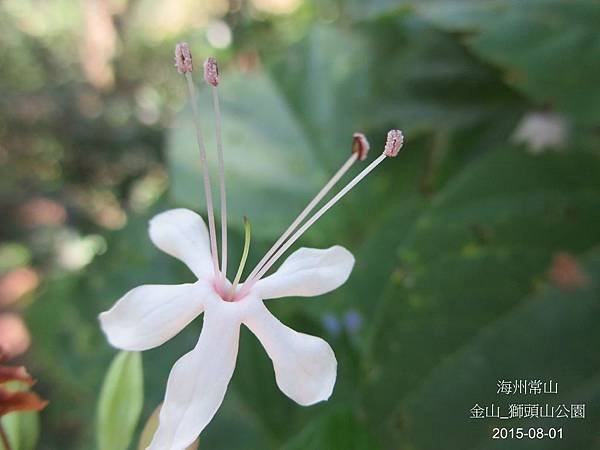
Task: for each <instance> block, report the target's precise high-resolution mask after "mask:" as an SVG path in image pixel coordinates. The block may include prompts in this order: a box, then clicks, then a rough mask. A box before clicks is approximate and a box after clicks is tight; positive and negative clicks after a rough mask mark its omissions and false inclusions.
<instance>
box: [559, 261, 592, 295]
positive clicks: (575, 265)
mask: <svg viewBox="0 0 600 450" xmlns="http://www.w3.org/2000/svg"><path fill="white" fill-rule="evenodd" d="M550 278H551V279H552V281H553V282H554V284H556V285H557V286H558V287H559V288H560V289H562V290H563V291H574V290H576V289H579V288H581V287H584V286H585V285H587V283H588V276H587V275H586V273H585V272H584V270H583V269H582V267H581V265H580V264H579V262H578V261H577V260H576V259H575V257H574V256H572V255H571V254H569V253H567V252H559V253H556V254H555V255H554V258H553V260H552V265H551V266H550Z"/></svg>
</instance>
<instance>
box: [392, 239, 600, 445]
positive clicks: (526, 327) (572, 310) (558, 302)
mask: <svg viewBox="0 0 600 450" xmlns="http://www.w3.org/2000/svg"><path fill="white" fill-rule="evenodd" d="M583 270H584V271H585V272H586V274H587V275H586V276H587V277H589V279H588V282H587V283H586V284H585V285H584V286H581V287H580V288H578V289H571V290H569V291H561V290H559V289H557V288H545V289H544V290H543V291H542V292H540V293H539V294H536V295H534V296H532V297H530V298H526V299H524V300H523V301H522V302H521V303H520V304H519V305H517V306H515V307H514V308H513V309H511V310H509V311H508V312H507V313H506V314H505V315H504V316H503V317H501V318H500V319H499V320H497V321H495V322H493V323H491V324H490V325H489V326H487V327H484V328H483V329H482V330H481V331H480V332H479V333H478V335H477V336H476V337H475V339H473V340H471V341H470V342H469V343H468V344H466V345H465V346H464V347H463V348H461V349H460V350H459V351H458V352H456V353H453V354H450V355H449V356H448V358H446V359H445V361H444V362H443V363H442V364H441V365H440V366H439V367H438V368H436V369H435V370H434V371H433V372H432V373H431V374H430V375H429V376H428V377H427V378H426V379H424V380H423V381H422V383H421V385H420V387H419V388H418V389H417V390H416V391H415V392H413V393H412V394H411V395H410V396H409V398H407V400H406V402H405V403H404V405H403V406H402V407H401V414H402V417H403V418H404V420H405V424H406V426H405V427H404V433H403V434H404V436H403V440H405V441H407V442H411V441H412V442H411V443H410V445H411V446H413V447H416V448H419V449H439V448H440V447H442V446H444V443H445V442H447V441H450V442H457V443H458V442H460V443H461V448H481V449H488V448H489V449H491V448H503V449H515V448H519V449H520V448H527V449H548V448H552V449H565V450H566V449H572V448H579V449H586V448H595V447H594V445H595V444H597V441H596V437H595V435H596V434H597V426H596V424H597V421H598V419H599V418H600V379H599V378H598V369H599V367H600V354H599V353H598V351H597V348H596V346H595V345H593V343H597V342H599V341H600V328H599V327H598V324H597V319H598V316H599V313H600V285H599V283H598V280H599V279H600V252H599V251H598V250H596V251H593V252H592V253H591V254H590V255H588V256H587V257H586V258H585V260H584V264H583ZM586 342H587V343H590V344H591V345H585V344H584V343H586ZM520 379H521V380H522V379H525V380H538V379H542V380H544V381H546V382H547V381H548V380H554V382H557V383H558V393H557V394H556V395H545V396H539V395H538V396H536V395H533V396H532V395H529V396H524V395H514V394H509V395H508V396H507V395H506V394H501V395H498V394H497V380H512V381H514V380H520ZM475 403H477V404H479V405H483V406H489V405H490V404H491V403H494V404H495V405H497V406H501V407H502V415H507V414H508V407H509V404H511V403H517V404H518V403H533V404H538V403H542V404H545V403H549V404H551V405H553V406H556V405H559V404H567V405H569V406H570V405H571V404H585V405H586V418H585V419H564V418H563V419H522V420H519V419H513V420H508V421H506V420H502V419H495V420H494V419H487V420H486V419H483V420H473V419H469V410H470V409H471V408H472V407H473V406H474V404H475ZM432 423H436V424H437V432H436V433H430V432H429V430H430V427H431V424H432ZM513 426H514V427H525V428H526V429H527V428H528V427H545V428H546V429H547V428H548V427H556V428H558V427H564V439H561V440H560V441H558V440H557V441H556V442H553V441H552V440H550V439H546V440H538V441H537V442H534V443H531V442H528V443H515V442H504V443H494V442H493V441H492V439H491V434H490V430H491V427H513ZM407 445H409V444H407Z"/></svg>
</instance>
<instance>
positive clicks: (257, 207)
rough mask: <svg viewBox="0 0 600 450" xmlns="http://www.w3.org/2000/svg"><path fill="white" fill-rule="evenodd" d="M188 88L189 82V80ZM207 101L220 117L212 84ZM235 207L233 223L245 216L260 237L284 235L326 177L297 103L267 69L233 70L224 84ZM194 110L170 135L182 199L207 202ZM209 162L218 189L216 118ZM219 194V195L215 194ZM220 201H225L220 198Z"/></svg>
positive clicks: (209, 125) (231, 204)
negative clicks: (294, 106) (295, 108)
mask: <svg viewBox="0 0 600 450" xmlns="http://www.w3.org/2000/svg"><path fill="white" fill-rule="evenodd" d="M182 88H183V86H182ZM201 89H202V95H200V100H199V105H200V109H201V111H202V112H203V113H204V117H212V116H213V114H212V110H211V106H210V105H211V100H210V95H209V91H208V88H207V87H204V86H203V87H202V88H201ZM220 89H221V93H222V97H223V99H222V105H221V110H222V114H223V140H224V146H225V153H224V158H225V177H226V180H227V191H228V210H229V212H230V217H231V219H230V223H231V226H232V227H241V224H242V217H243V216H248V217H249V218H250V220H251V222H252V231H253V235H254V236H257V237H265V236H266V237H272V236H274V235H276V234H278V233H281V232H282V231H283V230H284V229H285V228H286V227H287V225H288V224H289V223H290V222H291V220H292V219H293V217H294V216H293V215H292V214H293V212H294V211H296V210H297V211H300V210H301V208H302V207H303V206H304V204H305V203H306V202H307V201H308V199H310V195H311V194H312V193H313V192H316V191H317V190H318V188H319V187H320V186H321V184H322V183H323V182H324V172H323V170H322V168H321V166H320V165H319V164H318V163H317V161H316V159H315V157H314V155H313V153H312V149H311V147H310V144H309V142H308V141H307V139H306V135H305V134H304V132H303V130H302V128H301V126H300V125H299V123H298V122H297V120H296V119H295V117H294V115H293V113H292V111H290V109H289V106H288V105H287V104H286V103H285V101H283V99H282V97H281V96H280V95H279V94H278V91H277V89H276V87H275V86H274V85H273V83H272V82H271V80H270V79H269V77H268V76H267V75H265V74H263V73H254V74H235V75H234V74H231V75H230V76H227V77H223V79H222V80H221V83H220ZM191 117H192V115H191V112H190V110H189V109H188V108H186V109H185V110H184V111H183V112H182V113H181V114H180V115H179V116H178V119H177V122H176V123H175V125H174V127H173V130H172V132H171V135H170V140H169V160H170V169H171V175H172V184H173V194H174V197H175V200H176V202H177V203H178V204H183V205H187V206H190V207H193V208H198V207H199V206H201V207H204V193H203V192H204V191H203V184H202V171H201V168H200V159H199V154H198V147H197V145H196V142H195V137H194V136H195V134H194V128H193V124H192V121H191ZM204 123H205V125H206V127H205V128H206V132H205V137H206V142H207V148H208V153H209V166H210V170H211V173H212V174H213V178H212V179H213V191H214V192H215V194H216V193H217V192H218V190H217V189H216V186H217V184H216V182H217V177H216V174H217V170H216V155H215V150H214V149H215V145H214V142H215V134H214V132H212V131H210V130H213V129H214V127H213V124H214V120H210V119H209V120H205V121H204ZM217 198H218V197H216V196H215V200H217ZM217 204H218V202H217Z"/></svg>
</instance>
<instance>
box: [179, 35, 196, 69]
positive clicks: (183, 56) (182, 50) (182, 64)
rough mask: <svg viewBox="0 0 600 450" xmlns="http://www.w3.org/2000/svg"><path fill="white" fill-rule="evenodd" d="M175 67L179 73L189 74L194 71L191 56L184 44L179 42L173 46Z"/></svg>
mask: <svg viewBox="0 0 600 450" xmlns="http://www.w3.org/2000/svg"><path fill="white" fill-rule="evenodd" d="M175 67H177V72H179V73H191V72H192V70H194V66H193V65H192V54H191V53H190V48H189V46H188V45H187V43H186V42H180V43H179V44H177V45H176V46H175Z"/></svg>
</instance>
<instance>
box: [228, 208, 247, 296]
mask: <svg viewBox="0 0 600 450" xmlns="http://www.w3.org/2000/svg"><path fill="white" fill-rule="evenodd" d="M244 231H245V233H244V250H243V251H242V258H241V259H240V267H238V271H237V273H236V274H235V279H234V280H233V285H232V286H231V293H230V295H229V297H230V298H233V297H234V296H235V290H236V289H237V286H238V284H239V282H240V278H242V273H243V272H244V267H245V266H246V260H247V259H248V252H249V251H250V237H251V231H252V230H251V228H250V221H249V220H248V218H247V217H245V216H244Z"/></svg>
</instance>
